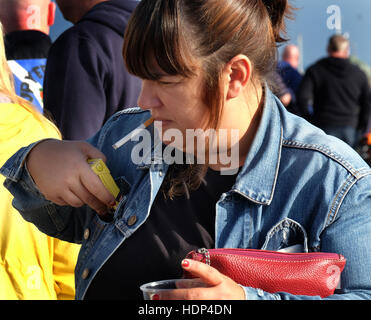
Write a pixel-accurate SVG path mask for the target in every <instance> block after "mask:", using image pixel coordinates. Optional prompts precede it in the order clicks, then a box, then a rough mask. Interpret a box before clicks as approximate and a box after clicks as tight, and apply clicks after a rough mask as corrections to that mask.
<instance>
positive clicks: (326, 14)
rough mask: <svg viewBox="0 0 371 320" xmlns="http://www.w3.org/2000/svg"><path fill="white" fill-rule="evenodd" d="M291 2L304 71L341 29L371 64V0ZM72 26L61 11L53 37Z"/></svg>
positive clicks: (291, 27) (291, 28)
mask: <svg viewBox="0 0 371 320" xmlns="http://www.w3.org/2000/svg"><path fill="white" fill-rule="evenodd" d="M272 1H274V0H272ZM291 4H293V5H294V6H295V7H296V8H297V10H296V11H295V20H294V21H289V23H288V37H289V39H290V43H294V44H296V45H300V48H302V69H303V70H305V69H306V68H307V67H308V66H309V65H311V64H313V63H314V62H315V61H316V60H318V59H320V58H321V57H324V56H325V55H326V46H327V41H328V38H329V37H330V36H331V35H333V34H335V33H337V32H341V33H347V34H348V35H349V39H350V42H351V52H352V55H355V56H357V57H358V58H360V59H361V60H362V61H364V62H366V63H368V64H369V65H371V19H370V15H371V1H370V0H291ZM71 26H72V24H71V23H69V22H67V21H66V20H64V18H63V16H62V14H61V13H60V12H59V10H57V15H56V22H55V24H54V26H53V27H52V28H51V31H50V35H51V38H52V39H53V40H55V39H56V38H57V37H58V36H59V35H60V34H61V33H62V32H63V31H64V30H65V29H66V28H69V27H71ZM339 27H340V30H336V28H339ZM334 28H335V29H334ZM280 52H281V49H280Z"/></svg>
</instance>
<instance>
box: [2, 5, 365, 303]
mask: <svg viewBox="0 0 371 320" xmlns="http://www.w3.org/2000/svg"><path fill="white" fill-rule="evenodd" d="M289 9H290V7H289V5H288V3H287V1H285V0H277V1H262V0H234V1H227V0H225V1H224V0H220V1H210V0H203V1H192V0H172V1H171V0H159V1H152V0H142V1H141V2H140V3H139V5H138V7H137V9H136V11H135V12H134V14H133V16H132V18H131V21H130V23H129V26H128V28H127V31H126V37H125V39H126V40H125V45H124V51H123V52H124V59H125V61H126V64H127V67H128V70H129V71H130V72H131V73H132V74H135V75H137V76H139V77H141V78H142V79H143V87H142V92H141V95H140V97H139V99H138V105H139V106H140V107H141V109H130V110H127V111H124V112H121V113H118V114H116V115H115V116H114V117H112V118H111V119H110V121H109V122H108V123H107V124H106V125H105V126H104V128H102V130H100V131H99V132H98V133H97V134H96V135H95V136H94V137H93V138H91V139H90V140H89V143H84V142H59V141H53V140H48V141H43V142H40V143H38V144H36V145H31V146H29V147H27V148H24V149H22V150H20V151H18V153H16V155H15V156H13V157H12V158H11V159H10V160H9V161H8V162H7V164H6V165H5V166H4V167H3V168H2V169H1V172H2V173H3V174H5V175H6V176H7V177H8V180H7V186H8V188H9V190H10V191H11V192H12V193H13V194H14V196H15V198H16V203H15V205H16V207H17V209H18V210H19V211H20V212H21V214H22V215H23V217H24V218H25V219H27V220H29V221H33V222H34V223H35V224H36V225H38V226H39V228H40V229H41V230H43V231H44V232H46V233H48V234H52V235H55V236H58V237H60V238H62V239H66V240H69V241H75V242H82V249H81V251H80V255H79V261H78V264H77V266H76V271H75V272H76V284H77V285H76V290H77V291H76V296H77V298H78V299H97V298H102V299H103V298H116V299H117V298H119V299H136V298H139V297H140V292H139V289H138V288H139V286H140V285H141V284H142V283H146V282H149V281H155V280H162V279H169V278H176V277H180V276H181V274H182V271H183V269H184V270H187V271H188V272H190V273H192V274H193V275H194V276H197V277H199V278H201V280H202V281H203V282H205V283H206V285H207V288H201V287H197V288H188V289H176V290H173V291H171V292H168V293H166V294H161V295H155V296H154V298H156V299H317V298H319V297H308V296H295V295H292V294H289V293H285V292H280V293H275V294H270V293H267V292H264V291H261V290H257V289H254V288H250V287H243V286H240V285H239V284H238V283H235V282H234V281H232V280H231V279H230V278H228V277H226V276H224V275H222V274H220V273H219V272H218V271H216V270H215V269H213V268H211V267H209V266H207V265H203V264H200V263H197V262H195V261H190V260H187V259H186V260H184V261H183V260H182V259H183V258H184V256H185V255H186V253H187V252H188V251H190V250H192V249H195V248H199V247H206V248H212V247H235V248H258V249H267V250H281V249H287V248H289V247H293V246H295V247H300V246H301V247H302V248H303V250H304V251H306V250H310V251H324V252H326V251H329V252H336V253H341V254H343V255H344V256H345V257H346V258H347V259H348V263H347V267H346V269H345V271H344V272H343V274H342V279H341V285H342V291H341V292H339V293H337V294H335V295H333V296H331V297H330V298H333V299H341V298H351V299H354V298H369V297H370V292H371V291H370V289H371V282H370V278H369V276H368V270H367V267H366V266H368V265H370V262H371V255H370V251H369V250H368V247H367V246H368V243H369V241H370V240H371V239H370V235H371V220H370V215H369V214H368V210H369V209H368V208H369V207H370V204H371V203H370V201H371V197H370V195H371V191H370V190H371V188H370V186H371V170H370V168H369V167H368V166H367V165H366V164H365V163H364V162H363V161H362V160H361V159H360V158H359V157H358V156H357V154H356V153H355V152H354V151H353V150H352V149H351V148H349V147H348V146H347V145H345V144H344V143H342V142H341V141H339V140H337V139H335V138H333V137H330V136H326V135H325V134H324V133H323V132H322V131H320V130H319V129H317V128H315V127H313V126H311V125H310V124H308V123H307V122H306V121H304V120H303V119H301V118H299V117H296V116H294V115H292V114H290V113H288V112H287V111H286V110H285V108H284V107H283V106H282V104H281V103H280V102H279V101H278V100H277V98H276V97H274V96H273V94H272V93H271V91H270V90H269V88H268V87H267V85H266V79H267V78H268V76H269V74H270V72H271V71H272V70H273V69H274V67H275V53H276V43H277V42H280V41H282V40H283V39H282V37H281V33H282V31H283V30H284V18H285V16H286V15H287V14H288V13H289ZM150 116H152V118H153V119H154V120H156V121H155V125H156V127H157V129H158V130H154V129H153V126H152V125H151V126H149V127H147V129H145V130H144V131H143V130H142V131H141V133H140V134H138V135H137V136H133V137H132V139H131V140H130V141H128V142H127V143H125V144H123V145H122V146H119V145H120V144H119V145H116V142H117V141H120V139H121V138H122V137H124V136H126V135H127V134H129V133H130V132H131V131H132V130H133V129H135V128H136V127H138V126H139V125H140V124H143V123H144V122H145V121H146V120H147V119H148V118H150ZM210 129H213V130H214V132H215V135H211V138H210V135H206V134H204V135H203V133H205V131H207V130H210ZM169 132H170V133H171V134H170V133H169ZM190 132H191V133H192V134H194V136H193V138H190V139H188V137H189V134H190ZM179 133H180V134H179ZM236 133H238V134H237V135H236ZM140 135H141V136H142V137H140ZM148 135H149V136H150V137H151V138H152V140H154V143H153V144H151V145H148V143H147V141H146V140H147V138H148ZM158 136H159V137H160V138H161V139H160V143H156V139H157V137H158ZM179 137H180V138H179ZM236 137H237V139H236ZM202 138H204V141H201V142H204V143H203V144H202V143H200V144H198V143H197V144H196V143H195V140H197V139H198V140H200V139H202ZM215 138H216V139H215ZM236 140H237V143H236ZM157 142H158V141H157ZM161 142H162V143H161ZM197 142H199V141H197ZM207 142H208V143H207ZM112 145H115V146H116V147H117V149H114V148H112ZM169 146H172V147H175V149H174V148H173V149H172V151H171V152H170V151H169V150H170V149H168V147H169ZM203 146H206V147H203ZM192 147H193V148H192ZM216 147H218V148H216ZM215 150H216V151H217V157H215ZM236 150H237V151H238V152H236ZM179 151H184V153H181V156H179ZM190 151H192V152H190ZM190 153H191V154H190ZM198 155H203V157H202V156H198ZM226 155H227V156H230V157H229V160H230V161H229V163H228V162H227V161H224V160H223V159H225V156H226ZM89 158H103V159H104V160H105V161H106V163H107V166H108V168H109V169H110V171H111V174H112V176H113V177H114V178H115V180H116V181H117V183H118V185H119V186H120V190H121V197H120V203H119V205H118V207H117V208H116V210H113V209H111V208H112V207H113V206H114V205H115V198H114V197H113V196H112V195H111V194H110V193H109V192H108V190H106V189H105V188H104V187H103V185H102V183H101V181H100V180H99V178H98V177H97V176H96V175H95V174H94V173H93V171H92V170H91V169H90V167H89V165H88V164H87V161H86V160H87V159H89ZM236 158H237V161H235V160H236ZM227 159H228V158H227ZM174 162H175V163H174ZM24 163H25V164H24ZM193 163H194V164H193ZM51 172H52V174H50V173H51ZM31 177H32V178H33V179H31ZM33 181H34V182H33ZM34 183H35V184H36V186H35V185H34ZM37 190H39V191H40V192H41V194H43V196H41V195H40V194H39V193H38V191H37ZM44 197H45V199H44ZM46 199H48V200H46ZM50 201H52V202H50ZM85 204H87V206H84V205H85ZM96 213H98V214H96Z"/></svg>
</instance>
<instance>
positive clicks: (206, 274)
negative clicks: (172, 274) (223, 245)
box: [182, 259, 225, 286]
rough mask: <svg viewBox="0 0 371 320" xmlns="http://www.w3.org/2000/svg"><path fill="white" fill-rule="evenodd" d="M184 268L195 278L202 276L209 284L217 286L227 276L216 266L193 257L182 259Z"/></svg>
mask: <svg viewBox="0 0 371 320" xmlns="http://www.w3.org/2000/svg"><path fill="white" fill-rule="evenodd" d="M182 268H183V269H184V270H186V271H187V272H189V273H191V274H192V275H193V276H194V277H195V278H200V279H201V281H203V282H204V283H206V284H207V285H209V286H217V285H219V284H220V283H221V282H222V281H223V280H224V278H225V276H224V275H222V274H221V273H220V272H219V271H218V270H216V269H215V268H213V267H211V266H209V265H207V264H205V263H202V262H199V261H195V260H192V259H184V260H183V261H182Z"/></svg>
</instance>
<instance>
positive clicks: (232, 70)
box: [224, 54, 252, 100]
mask: <svg viewBox="0 0 371 320" xmlns="http://www.w3.org/2000/svg"><path fill="white" fill-rule="evenodd" d="M251 70H252V69H251V62H250V59H249V58H248V57H246V56H245V55H243V54H239V55H237V56H235V57H234V58H233V59H231V60H230V61H229V62H228V63H227V64H226V66H225V70H224V71H225V75H226V77H227V86H228V87H227V100H228V99H233V98H236V97H237V96H239V95H240V94H241V93H242V92H243V91H244V89H245V88H246V86H247V84H248V83H249V80H250V78H251Z"/></svg>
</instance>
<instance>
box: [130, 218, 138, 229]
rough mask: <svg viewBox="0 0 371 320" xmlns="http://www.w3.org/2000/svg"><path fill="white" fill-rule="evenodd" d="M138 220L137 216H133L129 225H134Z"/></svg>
mask: <svg viewBox="0 0 371 320" xmlns="http://www.w3.org/2000/svg"><path fill="white" fill-rule="evenodd" d="M136 222H137V216H131V217H130V218H129V220H128V226H130V227H131V226H133V225H134V224H135V223H136Z"/></svg>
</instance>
